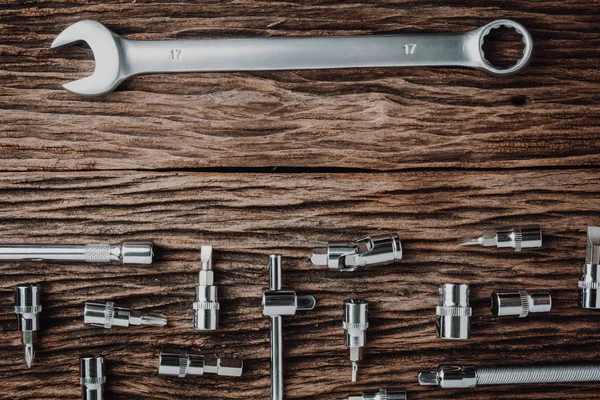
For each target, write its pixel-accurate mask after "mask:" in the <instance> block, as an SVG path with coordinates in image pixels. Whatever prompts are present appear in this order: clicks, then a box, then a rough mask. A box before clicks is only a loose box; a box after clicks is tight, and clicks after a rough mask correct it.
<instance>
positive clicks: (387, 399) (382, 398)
mask: <svg viewBox="0 0 600 400" xmlns="http://www.w3.org/2000/svg"><path fill="white" fill-rule="evenodd" d="M347 400H407V397H406V392H405V391H404V390H399V389H391V390H388V389H385V388H381V389H379V391H377V392H365V393H363V394H362V395H361V396H350V397H348V399H347Z"/></svg>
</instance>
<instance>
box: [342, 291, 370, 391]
mask: <svg viewBox="0 0 600 400" xmlns="http://www.w3.org/2000/svg"><path fill="white" fill-rule="evenodd" d="M368 307H369V304H368V303H367V302H366V301H362V300H346V301H344V322H343V323H342V326H343V327H344V331H345V334H344V343H345V344H346V346H348V347H349V348H350V361H351V362H352V382H356V375H357V374H358V363H359V361H361V360H362V358H363V347H364V346H365V344H366V341H367V328H368V327H369V319H368V312H369V309H368Z"/></svg>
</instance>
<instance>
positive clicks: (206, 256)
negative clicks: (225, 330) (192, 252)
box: [193, 246, 221, 331]
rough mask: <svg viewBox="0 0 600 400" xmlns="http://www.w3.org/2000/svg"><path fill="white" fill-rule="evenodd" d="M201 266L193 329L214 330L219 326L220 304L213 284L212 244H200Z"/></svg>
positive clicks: (194, 305)
mask: <svg viewBox="0 0 600 400" xmlns="http://www.w3.org/2000/svg"><path fill="white" fill-rule="evenodd" d="M200 260H201V262H202V267H201V269H200V273H199V277H198V279H199V285H198V286H197V287H196V301H195V302H194V304H193V308H194V329H196V330H200V331H214V330H216V329H218V327H219V309H220V307H221V306H220V304H219V301H218V296H217V293H218V291H217V287H216V286H215V285H214V272H213V270H212V246H202V247H201V249H200Z"/></svg>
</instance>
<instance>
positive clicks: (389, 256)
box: [310, 233, 402, 271]
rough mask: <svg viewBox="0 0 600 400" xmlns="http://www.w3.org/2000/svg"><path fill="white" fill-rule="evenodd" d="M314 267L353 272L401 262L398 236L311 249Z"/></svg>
mask: <svg viewBox="0 0 600 400" xmlns="http://www.w3.org/2000/svg"><path fill="white" fill-rule="evenodd" d="M310 260H311V261H312V263H313V264H314V265H327V266H328V267H329V268H331V269H337V270H340V271H354V270H356V269H357V268H359V267H363V266H367V265H368V266H375V265H385V264H390V263H393V262H394V261H397V260H402V243H401V242H400V236H398V235H397V234H395V233H393V234H390V235H385V236H378V237H373V238H372V237H370V236H367V237H366V238H364V239H360V240H355V241H353V242H346V243H330V244H328V245H327V247H326V248H318V249H313V251H312V255H311V257H310Z"/></svg>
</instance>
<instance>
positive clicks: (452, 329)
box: [435, 283, 472, 340]
mask: <svg viewBox="0 0 600 400" xmlns="http://www.w3.org/2000/svg"><path fill="white" fill-rule="evenodd" d="M469 295H470V288H469V285H467V284H455V283H444V284H442V285H440V305H438V306H437V308H436V310H435V313H436V315H437V335H438V336H439V337H440V338H441V339H450V340H466V339H469V337H471V314H472V309H471V306H470V302H469Z"/></svg>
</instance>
